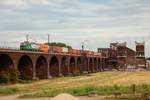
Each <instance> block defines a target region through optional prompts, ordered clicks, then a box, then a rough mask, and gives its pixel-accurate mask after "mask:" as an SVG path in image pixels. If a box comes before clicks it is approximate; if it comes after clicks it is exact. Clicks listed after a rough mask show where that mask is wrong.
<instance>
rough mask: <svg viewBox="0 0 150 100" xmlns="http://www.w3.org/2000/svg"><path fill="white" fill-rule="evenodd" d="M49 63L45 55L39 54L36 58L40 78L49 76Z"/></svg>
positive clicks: (37, 73)
mask: <svg viewBox="0 0 150 100" xmlns="http://www.w3.org/2000/svg"><path fill="white" fill-rule="evenodd" d="M47 69H48V63H47V60H46V58H45V57H44V56H42V55H41V56H39V57H38V58H37V60H36V77H38V78H39V79H46V78H47V75H48V74H47Z"/></svg>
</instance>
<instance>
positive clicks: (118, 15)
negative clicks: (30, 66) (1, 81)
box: [0, 0, 150, 56]
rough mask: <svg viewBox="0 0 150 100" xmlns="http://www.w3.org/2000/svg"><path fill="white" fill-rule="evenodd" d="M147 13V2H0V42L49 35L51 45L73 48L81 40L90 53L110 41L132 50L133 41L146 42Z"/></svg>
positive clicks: (149, 5) (149, 3) (41, 38)
mask: <svg viewBox="0 0 150 100" xmlns="http://www.w3.org/2000/svg"><path fill="white" fill-rule="evenodd" d="M149 12H150V1H149V0H119V1H118V0H70V1H69V0H1V1H0V34H3V36H4V37H3V38H0V39H1V41H3V40H10V41H16V40H17V41H23V40H24V37H25V34H27V33H28V34H30V35H31V37H36V38H37V40H39V41H44V40H46V34H47V33H50V34H51V37H52V41H62V42H66V43H69V44H71V45H73V46H74V47H76V48H80V46H81V42H82V41H83V40H88V43H87V45H86V47H87V48H91V49H94V50H96V48H97V47H107V46H108V43H109V42H112V41H128V42H129V46H130V47H131V48H134V41H135V40H137V41H141V40H145V41H147V42H148V43H149V42H150V41H149V39H148V38H147V37H150V34H149V33H150V30H149V26H150V14H149ZM12 37H13V38H12ZM76 40H78V43H77V42H75V41H76ZM148 43H147V44H146V46H147V49H146V52H147V55H148V56H150V54H149V53H148V51H149V50H150V46H149V44H148Z"/></svg>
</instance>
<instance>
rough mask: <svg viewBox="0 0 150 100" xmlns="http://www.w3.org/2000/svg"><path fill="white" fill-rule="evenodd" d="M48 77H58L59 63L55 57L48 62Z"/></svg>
mask: <svg viewBox="0 0 150 100" xmlns="http://www.w3.org/2000/svg"><path fill="white" fill-rule="evenodd" d="M49 69H50V75H52V76H53V77H57V76H59V61H58V58H57V57H56V56H53V57H52V58H51V60H50V68H49Z"/></svg>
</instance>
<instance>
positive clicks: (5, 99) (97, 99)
mask: <svg viewBox="0 0 150 100" xmlns="http://www.w3.org/2000/svg"><path fill="white" fill-rule="evenodd" d="M18 97H19V95H11V96H1V97H0V100H51V98H34V99H23V98H18ZM77 98H78V99H79V100H104V97H103V96H96V97H87V96H82V97H77Z"/></svg>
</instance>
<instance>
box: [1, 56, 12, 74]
mask: <svg viewBox="0 0 150 100" xmlns="http://www.w3.org/2000/svg"><path fill="white" fill-rule="evenodd" d="M9 68H14V63H13V59H12V58H11V57H10V56H9V55H7V54H0V76H1V75H3V74H7V73H8V71H9Z"/></svg>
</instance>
